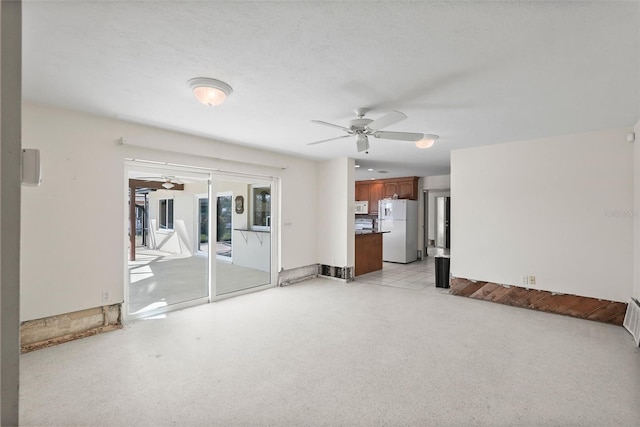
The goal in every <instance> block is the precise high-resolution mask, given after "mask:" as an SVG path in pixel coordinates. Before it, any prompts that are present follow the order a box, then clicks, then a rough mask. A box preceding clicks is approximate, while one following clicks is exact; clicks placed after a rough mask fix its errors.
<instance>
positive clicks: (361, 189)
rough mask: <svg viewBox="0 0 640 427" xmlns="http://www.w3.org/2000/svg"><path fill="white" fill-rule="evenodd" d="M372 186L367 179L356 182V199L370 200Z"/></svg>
mask: <svg viewBox="0 0 640 427" xmlns="http://www.w3.org/2000/svg"><path fill="white" fill-rule="evenodd" d="M370 187H371V186H370V184H369V182H367V181H361V182H356V201H362V202H364V201H368V200H369V195H370V193H371V190H370Z"/></svg>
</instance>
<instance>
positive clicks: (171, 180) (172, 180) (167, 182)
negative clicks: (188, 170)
mask: <svg viewBox="0 0 640 427" xmlns="http://www.w3.org/2000/svg"><path fill="white" fill-rule="evenodd" d="M137 179H139V180H141V181H155V182H162V186H163V187H164V188H166V189H167V190H169V189H171V188H173V187H175V186H176V184H182V181H180V180H179V179H178V178H176V177H175V176H173V175H162V176H140V177H138V178H137Z"/></svg>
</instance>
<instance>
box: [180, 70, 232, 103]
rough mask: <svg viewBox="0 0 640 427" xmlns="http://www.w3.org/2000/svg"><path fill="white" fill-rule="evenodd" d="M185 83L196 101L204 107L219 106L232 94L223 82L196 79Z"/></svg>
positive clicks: (205, 78)
mask: <svg viewBox="0 0 640 427" xmlns="http://www.w3.org/2000/svg"><path fill="white" fill-rule="evenodd" d="M187 83H188V84H189V88H190V89H191V90H192V91H193V94H194V95H195V97H196V99H197V100H198V101H200V102H201V103H203V104H205V105H220V104H222V103H223V102H224V100H225V99H227V96H229V95H231V93H232V92H233V89H231V86H229V85H228V84H226V83H225V82H222V81H220V80H216V79H210V78H207V77H196V78H195V79H191V80H189V81H188V82H187Z"/></svg>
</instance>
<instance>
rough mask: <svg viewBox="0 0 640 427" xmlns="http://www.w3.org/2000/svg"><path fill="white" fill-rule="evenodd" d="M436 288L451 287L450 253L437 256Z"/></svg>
mask: <svg viewBox="0 0 640 427" xmlns="http://www.w3.org/2000/svg"><path fill="white" fill-rule="evenodd" d="M436 288H449V255H438V256H436Z"/></svg>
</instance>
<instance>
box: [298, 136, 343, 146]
mask: <svg viewBox="0 0 640 427" xmlns="http://www.w3.org/2000/svg"><path fill="white" fill-rule="evenodd" d="M350 136H351V135H342V136H336V137H335V138H329V139H323V140H322V141H316V142H310V143H308V144H307V145H316V144H322V143H323V142H329V141H333V140H335V139H341V138H348V137H350Z"/></svg>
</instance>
